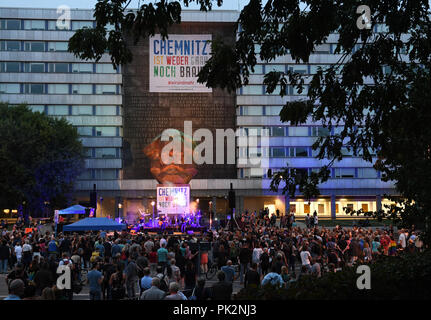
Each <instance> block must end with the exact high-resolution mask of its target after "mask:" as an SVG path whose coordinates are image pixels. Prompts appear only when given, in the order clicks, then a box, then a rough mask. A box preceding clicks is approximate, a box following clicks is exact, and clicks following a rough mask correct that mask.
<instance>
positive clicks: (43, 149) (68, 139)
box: [0, 103, 84, 214]
mask: <svg viewBox="0 0 431 320" xmlns="http://www.w3.org/2000/svg"><path fill="white" fill-rule="evenodd" d="M83 157H84V153H83V148H82V143H81V141H80V140H79V136H78V133H77V131H76V128H74V127H73V126H72V125H71V124H69V123H68V122H67V121H66V120H65V119H63V118H60V119H56V118H51V117H48V116H46V115H44V114H41V113H39V112H32V111H31V110H30V109H28V107H27V106H25V105H19V106H9V105H7V104H4V103H2V104H0V195H1V196H0V207H3V208H18V207H23V209H24V211H26V212H24V214H27V213H30V212H31V213H36V214H37V213H40V212H41V211H42V209H43V208H44V206H45V202H49V203H50V206H52V207H57V208H59V207H62V206H64V205H66V204H67V202H68V201H69V200H70V197H71V194H72V192H73V185H74V182H75V180H76V177H77V176H78V175H79V174H80V173H81V172H82V170H83V168H84V161H83Z"/></svg>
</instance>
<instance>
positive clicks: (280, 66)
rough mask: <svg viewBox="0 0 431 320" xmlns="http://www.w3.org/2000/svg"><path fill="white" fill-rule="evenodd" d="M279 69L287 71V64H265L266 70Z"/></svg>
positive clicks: (279, 70)
mask: <svg viewBox="0 0 431 320" xmlns="http://www.w3.org/2000/svg"><path fill="white" fill-rule="evenodd" d="M271 71H278V72H286V66H285V65H284V64H267V65H266V66H265V72H266V73H268V72H271Z"/></svg>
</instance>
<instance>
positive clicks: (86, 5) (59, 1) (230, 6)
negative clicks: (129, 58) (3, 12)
mask: <svg viewBox="0 0 431 320" xmlns="http://www.w3.org/2000/svg"><path fill="white" fill-rule="evenodd" d="M144 2H150V1H147V0H141V4H142V3H144ZM151 2H153V1H151ZM223 2H224V3H223V6H222V7H220V8H219V7H217V4H216V1H214V7H213V9H223V10H238V9H239V8H241V7H242V6H244V5H245V4H247V3H248V0H224V1H223ZM96 3H97V0H39V1H37V2H36V1H35V0H13V1H11V0H0V7H18V8H21V7H24V8H25V7H26V8H35V7H37V8H57V7H58V6H61V5H67V6H69V7H71V8H80V9H92V8H94V5H95V4H96ZM138 3H139V0H132V3H131V5H130V7H132V8H136V7H137V6H138ZM189 9H199V6H198V5H196V4H191V5H190V6H189Z"/></svg>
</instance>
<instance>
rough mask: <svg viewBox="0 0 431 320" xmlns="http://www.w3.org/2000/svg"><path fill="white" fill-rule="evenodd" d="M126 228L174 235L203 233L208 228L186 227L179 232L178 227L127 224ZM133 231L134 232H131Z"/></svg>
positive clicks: (136, 231)
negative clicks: (184, 230)
mask: <svg viewBox="0 0 431 320" xmlns="http://www.w3.org/2000/svg"><path fill="white" fill-rule="evenodd" d="M128 230H129V231H130V232H132V233H138V232H143V233H148V234H163V233H165V232H167V233H168V234H174V235H187V234H203V233H204V232H206V231H207V230H208V228H207V227H187V229H186V232H184V233H183V232H181V229H180V228H178V227H166V228H165V229H161V228H157V227H155V228H152V227H139V226H129V227H128ZM133 231H134V232H133Z"/></svg>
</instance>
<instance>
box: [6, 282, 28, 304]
mask: <svg viewBox="0 0 431 320" xmlns="http://www.w3.org/2000/svg"><path fill="white" fill-rule="evenodd" d="M24 289H25V286H24V281H22V280H21V279H15V280H12V282H11V283H10V285H9V295H8V296H7V297H6V298H4V299H3V300H21V296H23V295H24Z"/></svg>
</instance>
